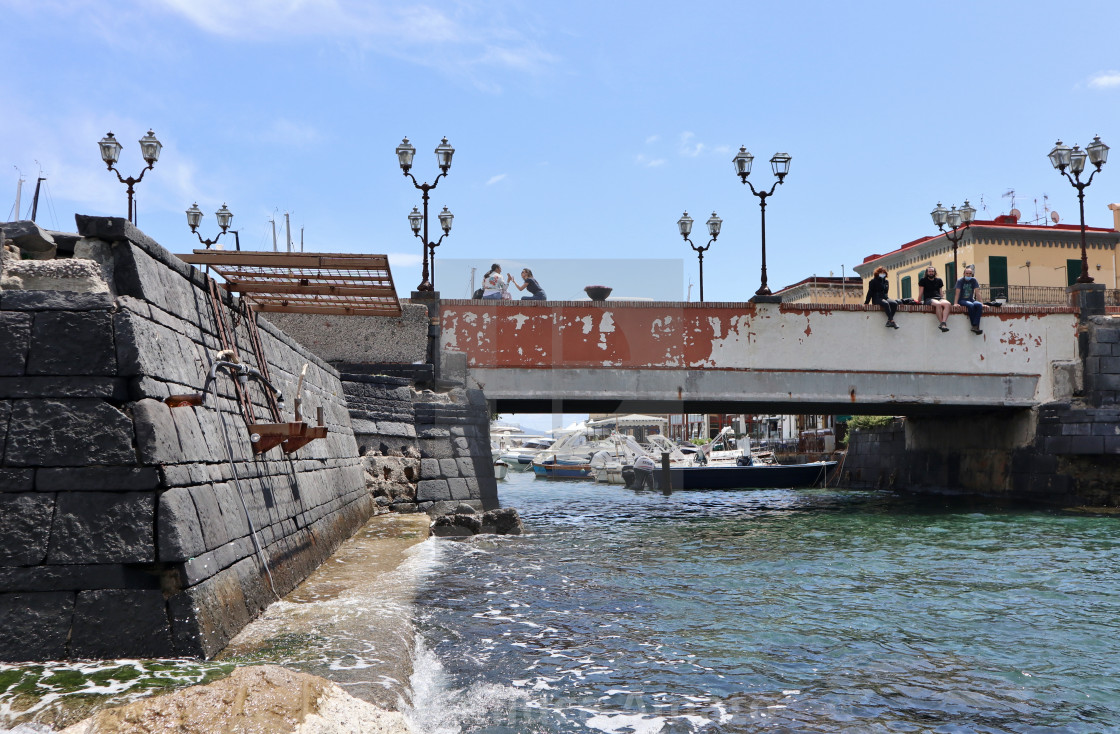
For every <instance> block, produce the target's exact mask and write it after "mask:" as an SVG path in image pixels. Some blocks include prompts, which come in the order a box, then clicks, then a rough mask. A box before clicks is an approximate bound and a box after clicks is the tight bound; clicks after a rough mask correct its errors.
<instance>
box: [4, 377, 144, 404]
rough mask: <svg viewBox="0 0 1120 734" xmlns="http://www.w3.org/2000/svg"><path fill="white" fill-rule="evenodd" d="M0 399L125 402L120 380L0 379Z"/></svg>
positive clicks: (124, 387) (125, 384)
mask: <svg viewBox="0 0 1120 734" xmlns="http://www.w3.org/2000/svg"><path fill="white" fill-rule="evenodd" d="M0 398H11V399H18V398H103V399H105V400H112V401H115V402H121V403H123V402H125V401H126V400H128V381H127V380H125V379H124V378H121V377H0Z"/></svg>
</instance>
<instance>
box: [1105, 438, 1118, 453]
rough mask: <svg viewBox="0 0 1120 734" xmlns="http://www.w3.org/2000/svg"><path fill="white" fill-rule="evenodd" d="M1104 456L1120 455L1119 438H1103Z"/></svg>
mask: <svg viewBox="0 0 1120 734" xmlns="http://www.w3.org/2000/svg"><path fill="white" fill-rule="evenodd" d="M1103 438H1104V449H1103V450H1102V452H1101V453H1104V454H1120V436H1104V437H1103Z"/></svg>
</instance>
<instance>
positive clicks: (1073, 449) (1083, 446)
mask: <svg viewBox="0 0 1120 734" xmlns="http://www.w3.org/2000/svg"><path fill="white" fill-rule="evenodd" d="M1070 440H1071V443H1070V453H1071V454H1102V453H1104V438H1103V437H1102V436H1073V437H1071V439H1070Z"/></svg>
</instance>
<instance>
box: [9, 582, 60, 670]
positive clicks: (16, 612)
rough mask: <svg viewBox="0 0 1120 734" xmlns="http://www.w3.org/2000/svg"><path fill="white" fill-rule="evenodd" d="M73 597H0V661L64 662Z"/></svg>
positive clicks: (43, 595)
mask: <svg viewBox="0 0 1120 734" xmlns="http://www.w3.org/2000/svg"><path fill="white" fill-rule="evenodd" d="M73 616H74V594H72V593H68V592H64V591H55V592H44V593H20V594H0V660H5V661H8V662H21V661H25V660H64V659H65V658H66V657H67V649H66V641H67V638H68V637H69V636H70V624H71V621H72V618H73Z"/></svg>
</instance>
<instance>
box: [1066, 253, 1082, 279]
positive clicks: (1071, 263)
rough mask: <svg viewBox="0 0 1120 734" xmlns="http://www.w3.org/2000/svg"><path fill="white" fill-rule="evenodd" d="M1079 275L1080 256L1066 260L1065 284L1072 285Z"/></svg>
mask: <svg viewBox="0 0 1120 734" xmlns="http://www.w3.org/2000/svg"><path fill="white" fill-rule="evenodd" d="M1080 277H1081V258H1078V259H1076V260H1066V285H1073V284H1074V283H1076V282H1077V279H1078V278H1080Z"/></svg>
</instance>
